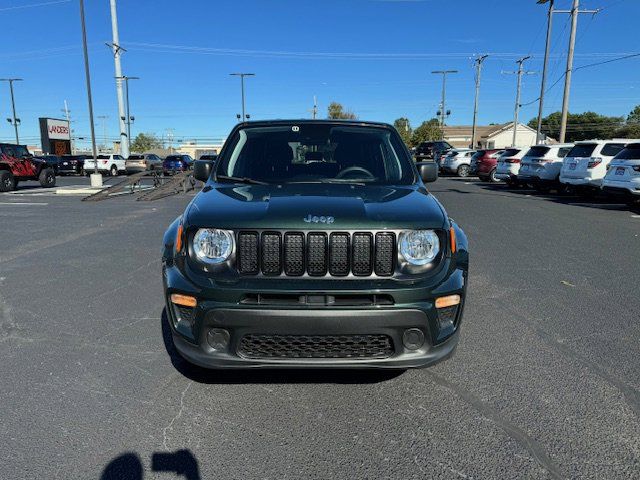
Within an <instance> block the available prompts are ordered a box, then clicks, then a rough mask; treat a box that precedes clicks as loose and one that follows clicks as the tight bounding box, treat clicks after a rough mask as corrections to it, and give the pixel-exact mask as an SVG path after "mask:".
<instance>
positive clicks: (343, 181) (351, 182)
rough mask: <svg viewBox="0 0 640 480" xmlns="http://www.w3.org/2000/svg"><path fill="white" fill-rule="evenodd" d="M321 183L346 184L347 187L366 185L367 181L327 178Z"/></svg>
mask: <svg viewBox="0 0 640 480" xmlns="http://www.w3.org/2000/svg"><path fill="white" fill-rule="evenodd" d="M320 183H338V184H346V185H362V186H364V185H366V181H365V180H361V179H355V178H354V179H353V180H351V179H349V178H325V179H323V180H320Z"/></svg>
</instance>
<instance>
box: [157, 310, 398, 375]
mask: <svg viewBox="0 0 640 480" xmlns="http://www.w3.org/2000/svg"><path fill="white" fill-rule="evenodd" d="M160 322H161V324H162V340H163V342H164V347H165V349H166V350H167V354H168V355H169V358H170V359H171V363H172V365H173V367H174V368H175V369H176V370H177V371H178V372H180V373H181V374H182V375H184V376H185V377H186V378H188V379H189V380H192V381H194V382H198V383H206V384H218V383H221V384H249V383H257V384H265V383H337V384H366V383H380V382H385V381H388V380H392V379H394V378H396V377H399V376H400V375H402V374H403V373H404V370H382V369H380V370H374V369H344V370H342V369H263V368H260V369H239V370H235V369H234V370H212V369H206V368H202V367H198V366H197V365H193V364H191V363H189V362H187V361H186V360H185V359H184V358H182V356H181V355H180V354H179V353H178V351H177V350H176V347H175V345H174V343H173V335H172V333H171V327H169V319H168V317H167V311H166V308H165V309H162V315H161V317H160Z"/></svg>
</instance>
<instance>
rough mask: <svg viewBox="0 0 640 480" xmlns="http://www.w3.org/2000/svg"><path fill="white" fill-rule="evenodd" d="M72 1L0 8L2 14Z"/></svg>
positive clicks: (57, 0)
mask: <svg viewBox="0 0 640 480" xmlns="http://www.w3.org/2000/svg"><path fill="white" fill-rule="evenodd" d="M69 2H71V0H54V1H52V2H41V3H31V4H29V5H15V6H13V7H2V8H0V12H8V11H10V10H22V9H24V8H33V7H46V6H49V5H58V4H61V3H69Z"/></svg>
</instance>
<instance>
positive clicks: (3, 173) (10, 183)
mask: <svg viewBox="0 0 640 480" xmlns="http://www.w3.org/2000/svg"><path fill="white" fill-rule="evenodd" d="M15 188H16V179H15V177H14V176H13V174H12V173H11V172H9V171H8V170H0V192H10V191H11V190H14V189H15Z"/></svg>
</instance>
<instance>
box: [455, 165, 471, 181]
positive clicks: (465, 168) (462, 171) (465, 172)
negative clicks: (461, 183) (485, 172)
mask: <svg viewBox="0 0 640 480" xmlns="http://www.w3.org/2000/svg"><path fill="white" fill-rule="evenodd" d="M470 171H471V168H470V167H469V165H460V166H459V167H458V176H459V177H463V178H466V177H468V176H469V172H470Z"/></svg>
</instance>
